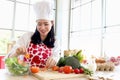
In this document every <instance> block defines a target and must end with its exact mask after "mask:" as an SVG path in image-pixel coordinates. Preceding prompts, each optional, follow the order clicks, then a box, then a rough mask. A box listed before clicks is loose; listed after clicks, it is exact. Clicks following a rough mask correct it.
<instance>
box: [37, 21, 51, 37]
mask: <svg viewBox="0 0 120 80" xmlns="http://www.w3.org/2000/svg"><path fill="white" fill-rule="evenodd" d="M52 25H53V21H50V20H42V19H40V20H38V21H37V30H38V32H39V33H40V36H41V37H44V38H45V37H46V36H47V35H48V33H49V32H50V30H51V28H52Z"/></svg>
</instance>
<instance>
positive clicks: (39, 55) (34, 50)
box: [25, 43, 52, 68]
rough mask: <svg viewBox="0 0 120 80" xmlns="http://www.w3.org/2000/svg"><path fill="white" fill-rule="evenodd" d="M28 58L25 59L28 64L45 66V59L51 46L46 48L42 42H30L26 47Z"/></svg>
mask: <svg viewBox="0 0 120 80" xmlns="http://www.w3.org/2000/svg"><path fill="white" fill-rule="evenodd" d="M27 51H28V53H29V54H30V58H29V59H26V58H25V61H27V62H28V63H29V64H30V66H38V67H40V68H43V67H45V65H46V61H47V59H48V58H49V57H50V56H51V52H52V51H51V48H48V47H47V46H46V45H45V44H44V43H42V44H33V43H30V45H29V47H28V48H27Z"/></svg>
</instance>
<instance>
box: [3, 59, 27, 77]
mask: <svg viewBox="0 0 120 80" xmlns="http://www.w3.org/2000/svg"><path fill="white" fill-rule="evenodd" d="M5 64H6V66H7V68H8V70H9V72H10V73H12V74H14V75H25V74H26V73H28V72H29V66H28V65H21V64H19V63H18V59H17V58H16V57H13V58H7V59H6V60H5Z"/></svg>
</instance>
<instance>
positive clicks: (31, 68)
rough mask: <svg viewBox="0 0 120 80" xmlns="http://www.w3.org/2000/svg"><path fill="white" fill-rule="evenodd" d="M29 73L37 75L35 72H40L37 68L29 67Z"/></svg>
mask: <svg viewBox="0 0 120 80" xmlns="http://www.w3.org/2000/svg"><path fill="white" fill-rule="evenodd" d="M30 71H31V72H32V73H37V72H39V71H40V69H39V67H37V66H31V67H30Z"/></svg>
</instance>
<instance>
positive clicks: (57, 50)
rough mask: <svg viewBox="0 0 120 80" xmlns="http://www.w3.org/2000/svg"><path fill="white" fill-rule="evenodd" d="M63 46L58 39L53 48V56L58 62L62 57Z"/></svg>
mask: <svg viewBox="0 0 120 80" xmlns="http://www.w3.org/2000/svg"><path fill="white" fill-rule="evenodd" d="M60 54H61V46H60V43H59V41H58V40H57V39H56V41H55V47H54V48H53V53H52V58H53V59H54V60H55V61H56V62H58V60H59V58H60V57H61V55H60Z"/></svg>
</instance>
